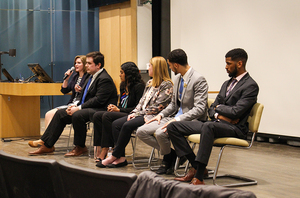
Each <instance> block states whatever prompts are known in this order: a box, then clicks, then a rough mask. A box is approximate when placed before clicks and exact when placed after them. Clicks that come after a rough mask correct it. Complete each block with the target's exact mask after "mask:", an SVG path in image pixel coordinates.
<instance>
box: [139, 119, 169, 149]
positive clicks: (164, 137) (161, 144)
mask: <svg viewBox="0 0 300 198" xmlns="http://www.w3.org/2000/svg"><path fill="white" fill-rule="evenodd" d="M172 119H174V117H165V118H163V119H161V120H160V124H159V125H158V122H157V121H154V122H150V123H149V124H144V125H143V126H141V127H139V128H138V129H137V131H136V135H137V136H138V137H139V139H140V140H142V141H143V142H145V143H146V144H148V145H149V146H152V147H153V148H156V149H157V150H159V151H160V153H161V154H162V155H166V154H169V153H170V152H171V142H170V139H169V136H168V133H167V131H166V132H164V130H165V129H161V128H162V127H163V126H164V125H165V123H167V122H169V121H170V120H172ZM154 133H155V137H154V136H153V135H154Z"/></svg>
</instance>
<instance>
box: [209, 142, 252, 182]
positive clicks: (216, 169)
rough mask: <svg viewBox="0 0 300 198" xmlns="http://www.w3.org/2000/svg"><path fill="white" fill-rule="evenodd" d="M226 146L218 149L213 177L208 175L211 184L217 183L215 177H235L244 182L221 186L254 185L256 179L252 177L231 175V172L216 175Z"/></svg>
mask: <svg viewBox="0 0 300 198" xmlns="http://www.w3.org/2000/svg"><path fill="white" fill-rule="evenodd" d="M225 147H226V146H222V147H221V149H220V153H219V158H218V160H217V165H216V168H215V171H214V175H213V177H210V178H212V179H213V184H214V185H217V186H219V185H218V184H217V178H233V179H237V180H242V181H244V182H240V183H232V184H225V185H221V186H225V187H237V186H248V185H256V184H257V181H256V180H253V179H249V178H246V177H241V176H237V175H231V174H225V175H218V171H219V166H220V162H221V158H222V154H223V152H224V149H225Z"/></svg>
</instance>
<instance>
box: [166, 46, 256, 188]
mask: <svg viewBox="0 0 300 198" xmlns="http://www.w3.org/2000/svg"><path fill="white" fill-rule="evenodd" d="M225 58H226V67H225V68H226V70H227V73H228V74H229V77H231V79H229V80H227V81H225V82H224V83H223V85H222V87H221V90H220V92H219V94H218V96H217V98H216V99H215V101H214V103H213V104H212V105H211V106H210V108H209V110H208V114H209V117H210V118H211V119H212V121H207V122H176V123H171V124H169V125H168V127H167V129H168V133H169V136H170V139H171V141H172V143H173V145H174V148H175V151H176V153H177V155H178V156H179V157H182V156H186V158H187V159H188V160H189V162H190V163H191V165H192V168H191V169H190V170H189V172H188V173H187V175H186V176H184V177H180V178H175V180H177V181H192V182H191V184H193V185H199V184H204V182H203V178H204V172H205V170H206V166H207V164H208V160H209V157H210V153H211V150H212V147H213V142H214V139H215V138H221V137H238V138H243V139H244V138H246V136H247V133H248V131H249V129H248V122H247V119H248V116H249V114H250V111H251V109H252V107H253V105H254V104H255V103H256V101H257V95H258V91H259V88H258V85H257V83H256V82H255V81H254V80H253V79H252V78H251V77H250V75H249V74H248V72H247V71H246V68H245V66H246V62H247V59H248V55H247V53H246V52H245V50H243V49H240V48H238V49H233V50H231V51H229V52H228V53H227V54H226V55H225ZM191 134H201V136H200V144H199V150H198V153H197V157H196V156H195V154H194V152H193V151H192V149H191V148H190V146H189V144H188V142H187V141H186V138H185V136H188V135H191Z"/></svg>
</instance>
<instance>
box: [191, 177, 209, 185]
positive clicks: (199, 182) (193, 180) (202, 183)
mask: <svg viewBox="0 0 300 198" xmlns="http://www.w3.org/2000/svg"><path fill="white" fill-rule="evenodd" d="M190 184H191V185H205V183H204V181H200V180H199V179H197V178H193V179H192V181H191V183H190Z"/></svg>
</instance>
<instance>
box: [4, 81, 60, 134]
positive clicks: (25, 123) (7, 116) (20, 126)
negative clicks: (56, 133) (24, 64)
mask: <svg viewBox="0 0 300 198" xmlns="http://www.w3.org/2000/svg"><path fill="white" fill-rule="evenodd" d="M61 85H62V84H61V83H0V138H11V137H30V136H40V96H53V95H63V94H62V93H61V92H60V89H61Z"/></svg>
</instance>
